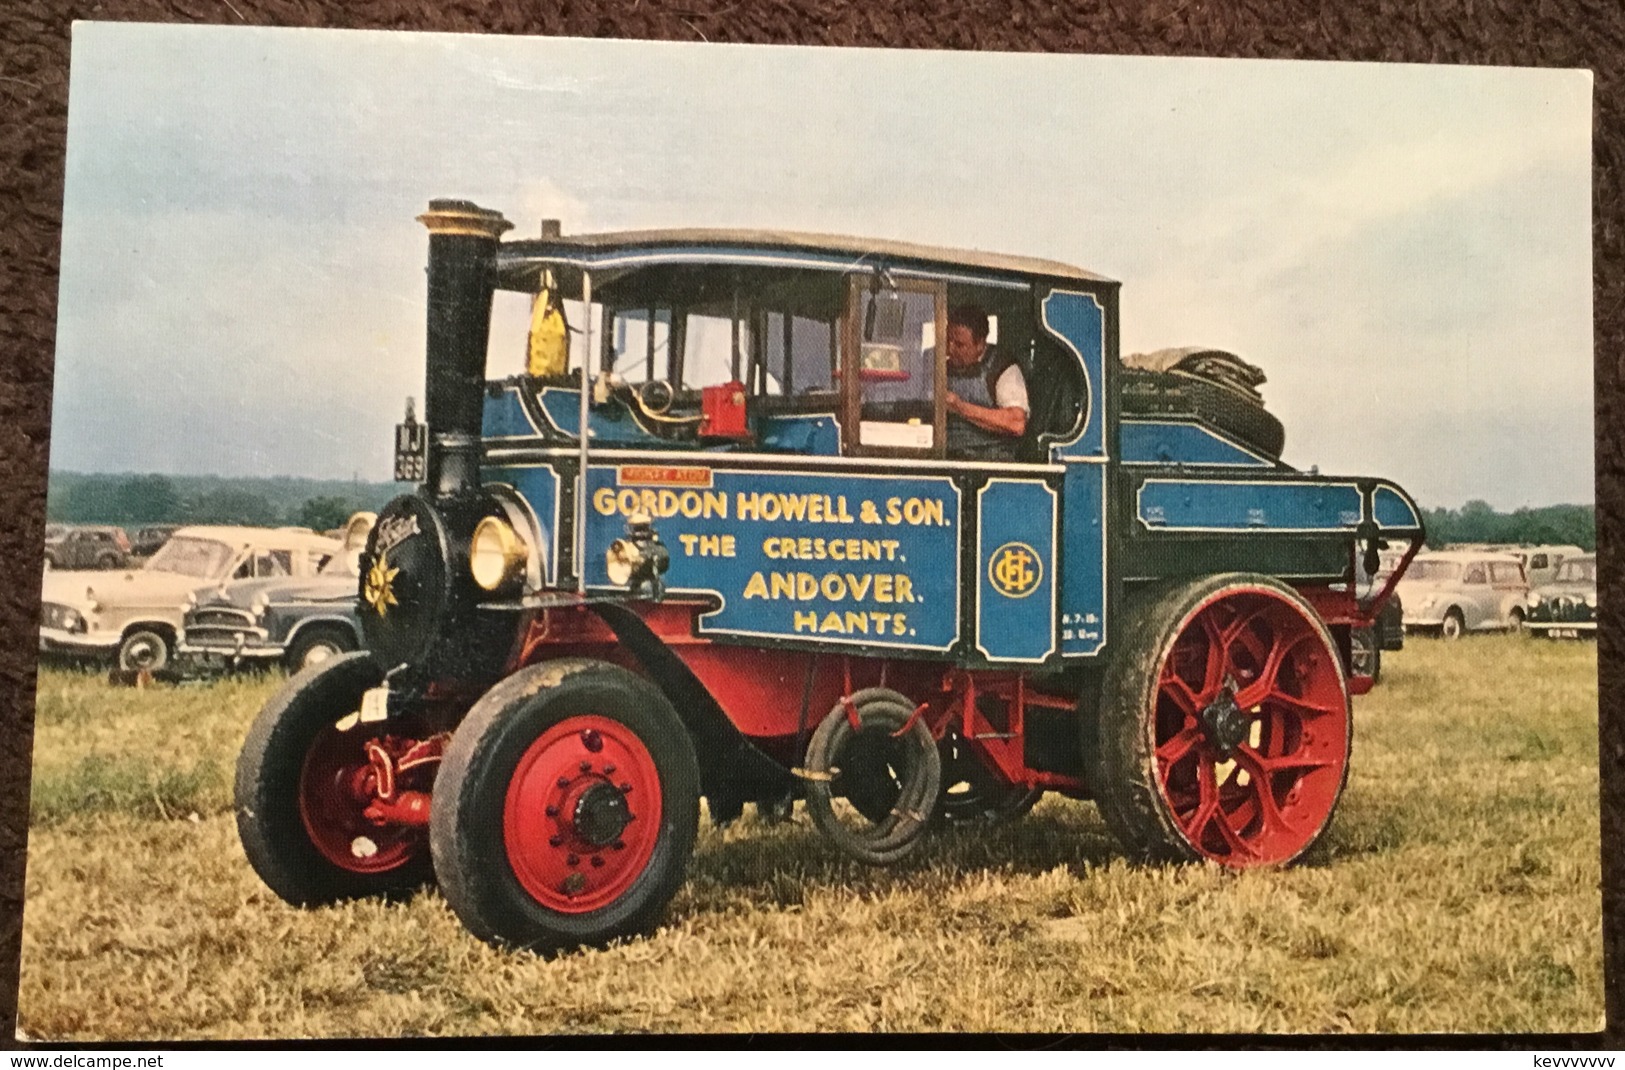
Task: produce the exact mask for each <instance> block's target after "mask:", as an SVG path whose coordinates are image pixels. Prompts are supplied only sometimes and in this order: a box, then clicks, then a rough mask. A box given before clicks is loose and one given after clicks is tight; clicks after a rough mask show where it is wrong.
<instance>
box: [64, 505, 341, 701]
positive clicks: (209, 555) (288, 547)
mask: <svg viewBox="0 0 1625 1070" xmlns="http://www.w3.org/2000/svg"><path fill="white" fill-rule="evenodd" d="M343 550H344V545H343V543H341V542H340V541H339V540H337V539H332V538H328V537H327V536H325V535H317V534H316V533H314V532H312V531H309V530H307V529H305V528H277V529H270V528H244V527H214V526H198V527H185V528H181V529H180V530H178V531H177V532H175V534H174V535H173V536H172V537H171V538H170V539H169V541H168V542H167V543H165V544H164V546H163V548H162V549H160V550H159V551H158V552H157V553H156V554H154V555H153V556H152V557H151V558H149V559H148V560H147V563H146V564H145V565H144V566H143V567H141V568H139V569H131V570H128V571H124V572H64V571H50V572H47V573H46V574H45V583H44V589H43V592H42V596H41V605H40V633H39V647H40V650H42V651H49V652H55V653H65V654H72V655H78V656H81V657H108V656H112V657H113V658H114V660H115V661H116V662H117V664H118V667H119V668H121V669H127V670H140V669H145V670H148V671H150V672H158V671H160V670H162V669H163V668H165V667H166V666H167V665H168V664H169V661H170V658H171V657H172V656H173V654H174V651H175V639H176V635H177V634H178V633H179V631H180V626H181V618H182V616H183V614H184V612H185V609H186V598H187V595H189V594H191V593H192V592H193V591H195V590H197V589H198V588H201V587H212V586H216V585H220V584H225V583H230V582H232V581H234V580H244V579H268V578H271V577H278V576H294V577H297V576H314V575H315V574H316V573H317V571H318V570H320V569H321V567H322V565H323V564H325V563H326V562H327V561H328V559H329V558H331V557H333V556H334V555H336V554H340V553H342V552H343Z"/></svg>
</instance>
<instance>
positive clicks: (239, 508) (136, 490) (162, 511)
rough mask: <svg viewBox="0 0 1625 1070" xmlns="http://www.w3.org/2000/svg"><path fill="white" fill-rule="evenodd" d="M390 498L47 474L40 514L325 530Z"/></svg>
mask: <svg viewBox="0 0 1625 1070" xmlns="http://www.w3.org/2000/svg"><path fill="white" fill-rule="evenodd" d="M335 490H336V491H337V492H336V493H335V492H334V491H335ZM324 491H325V493H324ZM396 493H397V491H396V488H395V487H394V485H393V484H388V483H359V482H357V483H353V484H343V483H337V482H335V481H318V480H286V479H284V480H229V479H204V478H197V479H188V478H186V477H181V478H179V479H176V478H171V477H169V476H163V475H127V476H97V475H79V474H76V473H56V472H53V473H51V485H50V493H49V495H48V497H47V499H46V508H45V514H46V519H47V520H50V521H55V522H60V523H67V524H118V525H120V526H123V527H140V526H142V525H144V524H243V525H247V526H249V527H277V526H280V525H284V524H291V525H296V526H298V527H304V528H312V529H314V530H316V531H326V530H330V529H332V528H336V527H339V526H340V525H342V524H343V523H344V522H345V521H346V520H348V519H349V518H350V516H351V514H353V513H356V512H359V511H361V510H373V511H376V510H377V509H378V508H379V507H380V506H381V505H383V504H384V502H386V501H388V500H389V499H390V498H391V497H393V496H394V495H395V494H396Z"/></svg>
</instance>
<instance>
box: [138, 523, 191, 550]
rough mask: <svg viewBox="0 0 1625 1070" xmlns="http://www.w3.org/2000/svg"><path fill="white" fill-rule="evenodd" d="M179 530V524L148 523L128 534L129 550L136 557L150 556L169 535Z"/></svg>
mask: <svg viewBox="0 0 1625 1070" xmlns="http://www.w3.org/2000/svg"><path fill="white" fill-rule="evenodd" d="M178 530H180V525H179V524H148V525H147V526H146V527H144V528H139V529H137V531H136V533H135V534H134V535H132V536H130V552H131V553H133V554H135V555H136V556H137V557H151V556H152V555H153V554H155V553H157V552H158V551H159V550H160V549H162V548H163V545H164V543H166V542H168V541H169V537H170V536H171V535H173V534H175V532H176V531H178Z"/></svg>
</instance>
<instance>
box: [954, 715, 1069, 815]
mask: <svg viewBox="0 0 1625 1070" xmlns="http://www.w3.org/2000/svg"><path fill="white" fill-rule="evenodd" d="M937 750H938V753H939V754H940V755H941V757H942V791H941V793H940V794H939V795H938V796H937V807H936V810H935V811H934V812H933V813H932V815H931V816H932V819H933V820H934V821H936V822H937V823H938V824H942V825H961V824H968V823H972V822H977V823H982V824H988V825H1002V824H1004V823H1005V822H1007V821H1015V820H1017V819H1018V818H1021V817H1025V816H1026V815H1027V813H1028V812H1030V811H1031V810H1032V808H1033V807H1034V806H1035V805H1037V803H1038V800H1039V798H1040V797H1042V796H1043V794H1044V789H1043V788H1029V787H1027V786H1026V785H1024V784H1012V783H1010V782H1009V781H1008V780H1005V779H1004V778H1003V777H1001V776H999V775H998V774H997V773H995V772H994V771H993V770H991V769H989V768H988V767H987V765H986V763H984V762H983V761H982V760H981V759H980V758H978V757H977V756H976V754H975V753H974V752H973V751H972V750H971V747H970V744H969V743H967V742H965V740H964V739H963V738H961V737H960V736H959V735H958V734H957V733H955V732H949V733H948V734H947V735H945V736H944V737H943V738H942V740H941V741H940V742H939V743H938V744H937Z"/></svg>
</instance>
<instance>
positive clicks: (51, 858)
mask: <svg viewBox="0 0 1625 1070" xmlns="http://www.w3.org/2000/svg"><path fill="white" fill-rule="evenodd" d="M1385 669H1386V671H1387V673H1388V676H1387V678H1386V679H1385V681H1384V683H1383V685H1382V686H1381V687H1379V688H1378V689H1377V691H1376V692H1375V693H1373V694H1372V695H1370V696H1367V697H1366V698H1364V699H1361V700H1359V701H1358V703H1357V713H1356V732H1357V737H1356V754H1355V764H1354V773H1353V777H1352V780H1351V784H1350V787H1349V791H1348V794H1347V795H1346V796H1345V797H1344V801H1343V805H1342V808H1341V809H1340V811H1339V817H1338V821H1337V822H1336V824H1335V825H1334V827H1333V831H1332V833H1331V834H1330V836H1329V837H1328V839H1327V840H1326V841H1325V842H1324V843H1323V844H1322V846H1320V847H1318V848H1317V849H1316V851H1315V852H1313V857H1312V858H1311V859H1310V860H1309V862H1308V864H1306V865H1302V866H1299V867H1297V868H1295V869H1292V870H1288V871H1284V872H1274V873H1247V874H1242V875H1234V874H1227V873H1223V872H1220V871H1218V870H1216V869H1213V868H1209V867H1195V866H1191V867H1144V866H1134V865H1129V864H1127V863H1126V862H1125V861H1124V860H1123V859H1122V858H1121V857H1120V856H1119V854H1118V852H1117V850H1116V847H1115V845H1114V844H1113V842H1112V841H1111V839H1110V837H1109V836H1108V835H1107V834H1106V831H1105V829H1104V827H1103V826H1102V824H1101V823H1100V821H1099V819H1098V817H1097V816H1096V814H1095V812H1094V810H1093V808H1092V807H1091V806H1089V805H1088V804H1082V803H1074V802H1070V801H1067V800H1063V799H1058V798H1049V799H1046V800H1045V801H1044V802H1043V803H1041V804H1040V806H1039V807H1038V809H1037V810H1036V811H1035V812H1034V814H1033V815H1032V816H1031V817H1030V818H1028V819H1027V820H1025V821H1023V822H1022V823H1020V824H1018V825H1016V826H1014V827H1012V828H1009V829H1006V830H1003V831H1000V832H997V833H975V832H965V833H950V834H948V835H945V836H942V837H939V838H938V839H936V840H934V841H932V842H930V843H929V844H927V845H926V847H925V848H924V849H922V850H921V851H920V852H919V853H918V854H917V855H916V857H914V858H912V859H910V860H909V861H908V862H907V863H905V864H904V865H903V866H901V867H898V868H894V869H891V870H884V871H874V870H869V869H866V868H863V867H859V866H855V865H852V864H848V863H845V862H843V861H841V860H840V859H839V858H838V856H836V855H835V854H834V852H833V851H831V850H830V849H829V848H827V847H826V846H824V844H823V843H822V842H821V841H820V840H819V839H818V837H817V835H816V834H815V833H814V832H813V830H812V829H811V827H810V824H809V823H808V822H807V821H806V819H805V817H804V816H803V815H801V814H800V812H799V811H798V813H797V817H796V820H795V821H794V822H793V823H792V824H789V825H786V826H778V827H765V826H762V825H759V824H756V823H755V822H753V821H751V820H749V819H747V820H746V821H744V822H742V823H741V824H740V825H738V826H736V827H733V828H730V829H727V830H723V831H716V830H708V831H706V832H704V833H703V834H702V837H701V841H700V844H699V847H698V850H697V852H696V855H695V858H694V860H693V862H692V864H691V866H690V879H689V882H688V884H687V885H686V886H685V888H684V889H683V891H682V892H681V893H680V894H679V895H678V897H677V899H676V901H675V902H674V903H673V905H672V910H671V914H670V919H669V923H668V925H667V926H666V927H665V928H664V929H662V930H661V931H659V932H658V933H656V934H655V935H654V936H652V937H650V938H648V939H645V940H640V941H636V942H633V943H628V944H625V945H621V946H617V947H613V948H610V949H608V950H605V951H595V952H587V953H582V954H576V955H569V956H564V957H561V958H558V959H554V960H551V961H547V960H542V959H539V958H536V957H534V956H531V955H528V954H509V953H502V952H498V951H495V950H492V949H491V948H488V947H486V946H484V945H482V944H479V943H477V942H475V941H474V940H473V939H472V938H470V937H469V936H467V935H466V934H465V933H464V932H463V930H462V929H461V927H460V926H459V925H458V924H457V921H456V919H455V918H454V917H453V916H452V915H451V913H450V911H449V910H448V909H447V908H446V906H445V905H444V903H443V902H442V901H441V900H440V898H439V897H438V896H437V895H435V894H433V893H426V894H424V895H421V896H419V897H417V898H416V899H414V900H412V901H410V902H407V903H403V904H398V905H383V904H379V903H356V904H350V905H347V906H342V907H337V908H331V909H324V910H315V911H300V910H295V909H293V908H291V907H288V906H286V905H284V904H283V903H281V902H280V901H279V900H277V899H276V898H275V897H274V896H272V895H271V894H270V893H269V892H268V891H266V890H265V889H264V888H263V887H262V886H261V885H260V884H259V883H258V881H257V879H256V878H255V877H254V875H253V873H252V871H250V870H249V868H248V866H247V863H246V862H245V860H244V858H243V855H242V851H241V849H240V848H239V846H238V844H237V841H236V835H235V830H234V826H233V823H232V819H231V814H230V803H229V795H228V792H229V782H228V781H229V776H230V770H231V768H232V763H233V761H234V759H235V752H236V747H237V743H238V741H239V739H240V737H241V735H242V733H243V732H244V731H245V729H246V726H247V724H248V721H249V720H250V719H251V718H252V716H253V714H254V712H255V711H256V710H257V708H258V706H259V704H260V703H261V702H262V701H263V700H264V698H265V697H266V696H267V695H268V694H269V693H270V692H271V691H272V690H273V689H274V688H275V686H276V684H277V682H278V681H276V680H264V681H252V680H250V681H238V682H232V683H228V684H224V685H219V686H215V687H210V688H196V689H171V690H152V691H146V692H133V691H127V690H113V689H110V688H108V687H107V686H106V685H105V684H104V683H103V682H101V680H100V679H99V678H97V677H94V676H80V675H76V674H71V673H64V672H57V671H48V672H46V673H45V674H44V675H43V676H42V678H41V681H40V708H39V721H38V729H37V751H36V788H35V809H34V813H35V824H34V830H33V832H32V834H31V839H30V854H29V870H28V878H27V897H28V899H27V906H26V913H25V918H24V950H23V959H22V987H21V992H20V1008H19V1024H20V1027H21V1028H22V1029H23V1030H25V1031H26V1032H27V1033H28V1034H29V1035H31V1036H33V1037H38V1038H48V1039H56V1040H99V1039H116V1040H133V1039H157V1040H179V1039H191V1038H205V1037H212V1038H228V1039H235V1038H244V1037H273V1036H274V1037H343V1036H353V1035H386V1036H411V1035H426V1034H434V1035H445V1034H490V1033H527V1034H537V1033H560V1032H571V1033H579V1032H605V1031H624V1032H630V1031H647V1030H655V1031H744V1030H750V1031H780V1030H978V1031H981V1030H1044V1031H1067V1032H1074V1031H1083V1032H1094V1031H1109V1032H1118V1031H1139V1030H1156V1031H1170V1032H1184V1031H1198V1032H1200V1031H1223V1032H1238V1031H1240V1032H1271V1033H1295V1032H1321V1031H1327V1032H1390V1031H1404V1032H1409V1031H1425V1032H1439V1031H1470V1032H1500V1031H1590V1030H1595V1029H1600V1028H1601V1026H1602V999H1603V996H1602V964H1601V896H1600V892H1599V882H1600V868H1601V867H1600V862H1599V857H1598V856H1599V843H1598V814H1597V750H1596V711H1597V695H1596V671H1595V647H1594V646H1592V645H1589V644H1579V643H1557V644H1553V643H1541V642H1532V641H1528V640H1521V639H1514V638H1485V639H1478V638H1475V639H1471V640H1468V641H1464V642H1462V643H1460V644H1455V645H1446V644H1443V643H1438V642H1429V641H1425V640H1416V641H1414V642H1413V643H1412V645H1411V647H1410V648H1408V649H1407V650H1405V651H1404V652H1402V653H1400V654H1396V655H1391V656H1390V657H1389V660H1388V662H1387V664H1386V666H1385ZM87 758H88V759H89V762H88V764H87Z"/></svg>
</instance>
